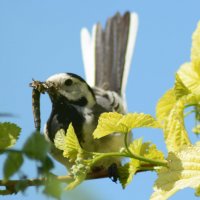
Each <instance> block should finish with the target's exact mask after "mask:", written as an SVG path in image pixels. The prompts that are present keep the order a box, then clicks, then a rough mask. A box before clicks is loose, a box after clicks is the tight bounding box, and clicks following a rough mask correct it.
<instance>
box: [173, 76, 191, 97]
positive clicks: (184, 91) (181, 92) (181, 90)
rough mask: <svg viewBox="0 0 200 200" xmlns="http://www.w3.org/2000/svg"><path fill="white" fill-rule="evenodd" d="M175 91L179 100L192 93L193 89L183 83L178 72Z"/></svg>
mask: <svg viewBox="0 0 200 200" xmlns="http://www.w3.org/2000/svg"><path fill="white" fill-rule="evenodd" d="M174 92H175V95H176V99H177V100H178V99H180V98H181V97H183V96H185V95H188V94H190V93H191V91H190V90H189V89H188V88H187V87H186V86H185V85H184V84H183V82H182V80H181V79H180V77H179V75H178V74H176V80H175V85H174Z"/></svg>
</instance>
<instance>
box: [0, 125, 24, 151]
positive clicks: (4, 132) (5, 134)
mask: <svg viewBox="0 0 200 200" xmlns="http://www.w3.org/2000/svg"><path fill="white" fill-rule="evenodd" d="M20 132H21V128H19V127H18V126H17V125H16V124H13V123H9V122H5V123H0V138H1V140H0V150H3V149H6V148H8V147H11V146H13V145H14V144H15V143H16V141H17V139H18V137H19V134H20Z"/></svg>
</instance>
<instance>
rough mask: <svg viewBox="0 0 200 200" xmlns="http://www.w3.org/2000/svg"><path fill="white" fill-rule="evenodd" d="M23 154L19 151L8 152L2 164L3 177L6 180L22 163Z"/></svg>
mask: <svg viewBox="0 0 200 200" xmlns="http://www.w3.org/2000/svg"><path fill="white" fill-rule="evenodd" d="M23 160H24V159H23V155H22V153H20V152H10V153H8V155H7V158H6V160H5V163H4V166H3V172H4V179H5V180H8V179H9V178H10V177H11V176H12V175H13V174H15V173H16V172H17V171H18V170H19V168H20V167H21V165H22V164H23Z"/></svg>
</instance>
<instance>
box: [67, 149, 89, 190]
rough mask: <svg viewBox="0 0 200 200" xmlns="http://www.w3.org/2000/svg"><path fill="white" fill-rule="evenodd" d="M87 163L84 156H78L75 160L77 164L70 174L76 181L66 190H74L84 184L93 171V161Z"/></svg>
mask: <svg viewBox="0 0 200 200" xmlns="http://www.w3.org/2000/svg"><path fill="white" fill-rule="evenodd" d="M87 161H88V160H87ZM87 161H86V162H85V160H84V159H83V158H82V154H80V153H79V154H78V155H77V158H76V160H75V164H74V165H73V166H72V168H71V171H70V173H71V174H72V175H73V177H74V180H73V181H71V182H70V183H69V184H68V185H67V187H66V188H65V189H66V190H72V189H74V188H75V187H76V186H78V185H79V184H80V183H82V182H83V181H84V180H85V179H86V176H87V174H88V172H89V171H90V170H91V161H92V160H90V161H89V162H87Z"/></svg>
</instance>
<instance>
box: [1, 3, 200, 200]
mask: <svg viewBox="0 0 200 200" xmlns="http://www.w3.org/2000/svg"><path fill="white" fill-rule="evenodd" d="M199 8H200V1H199V0H190V1H187V0H176V1H174V0H168V1H160V0H151V1H145V0H140V1H136V0H132V1H131V0H118V1H116V0H110V1H106V0H95V1H94V0H82V1H81V0H73V1H66V0H57V1H55V0H0V90H1V98H0V112H10V113H13V114H14V116H15V117H14V118H0V121H1V122H4V121H10V122H14V123H17V124H18V125H19V126H20V127H21V128H22V133H21V136H20V139H19V141H18V142H17V144H16V146H15V148H19V149H20V148H21V147H22V145H23V143H24V142H25V141H26V139H27V138H28V136H29V135H30V134H31V133H32V132H33V130H34V125H33V117H32V107H31V88H30V87H29V86H28V85H29V83H30V82H31V80H32V78H34V79H37V80H41V81H42V80H46V79H47V78H48V77H49V76H51V75H53V74H55V73H59V72H73V73H76V74H79V75H80V76H82V77H84V70H83V62H82V55H81V48H80V30H81V28H83V27H87V28H88V29H90V30H91V28H92V25H93V24H94V23H96V22H101V23H102V24H105V21H106V19H107V18H108V17H110V16H112V15H114V14H115V13H116V12H117V11H119V12H120V13H124V12H125V11H127V10H129V11H131V12H136V13H137V14H138V17H139V29H138V35H137V40H136V46H135V52H134V56H133V60H132V65H131V70H130V74H129V80H128V85H127V101H128V110H129V112H144V113H149V114H151V115H153V116H155V106H156V103H157V101H158V99H159V98H160V97H161V96H162V95H163V94H164V93H165V91H166V90H167V89H169V88H171V87H172V86H173V83H174V75H175V72H176V70H177V69H178V68H179V66H180V65H181V64H183V63H184V62H186V61H189V60H190V48H191V35H192V33H193V31H194V30H195V28H196V25H197V22H198V20H200V12H199ZM50 110H51V106H50V101H49V99H48V97H47V96H44V95H43V96H42V98H41V112H42V115H41V116H42V124H43V125H44V124H45V122H46V120H47V119H48V116H49V114H50ZM189 120H190V121H189V122H188V123H187V128H188V130H189V131H190V128H191V127H192V125H193V124H192V118H189ZM190 135H191V139H192V141H195V140H197V139H198V138H196V137H195V136H194V135H192V134H190ZM134 137H135V138H139V137H143V140H144V141H152V142H154V143H155V144H156V145H157V147H158V149H160V150H162V151H164V152H165V153H166V148H165V144H164V140H163V135H162V132H161V131H160V130H153V129H152V130H151V129H139V130H136V131H134ZM4 159H5V157H4V156H1V158H0V163H2V162H3V160H4ZM55 165H56V167H55V169H54V171H53V172H54V173H55V174H58V175H65V174H66V170H65V168H64V167H63V166H61V165H60V164H59V163H57V162H55ZM35 168H36V165H35V163H33V162H30V161H26V162H25V163H24V165H23V169H22V170H23V171H24V172H26V173H27V174H29V175H30V176H31V177H32V178H34V176H36V174H35V172H34V169H35ZM0 170H1V171H0V175H1V174H2V166H0ZM155 180H156V173H153V172H146V173H140V174H137V175H136V176H135V177H134V180H133V181H132V183H131V184H130V185H129V186H128V187H127V188H126V189H125V190H123V189H122V188H121V186H120V184H115V183H112V182H111V180H109V179H101V180H92V181H85V182H84V183H83V184H81V185H80V186H79V187H78V188H77V189H75V190H74V191H72V192H65V193H64V195H63V199H67V200H68V199H69V200H74V199H95V200H110V199H115V200H121V199H140V200H146V199H149V197H150V195H151V193H152V191H153V190H152V187H153V184H154V181H155ZM0 199H2V200H21V199H23V200H33V199H34V200H35V199H37V200H43V199H44V200H45V199H51V198H47V197H45V196H44V195H43V194H42V192H41V191H40V190H39V191H38V190H36V189H35V188H30V189H28V190H27V191H26V192H25V194H22V193H19V194H17V195H12V196H7V197H0ZM170 199H172V200H176V199H194V200H195V199H197V198H196V197H195V196H194V191H193V190H192V189H186V190H183V191H180V192H178V193H177V194H176V195H174V196H173V197H172V198H170Z"/></svg>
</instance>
